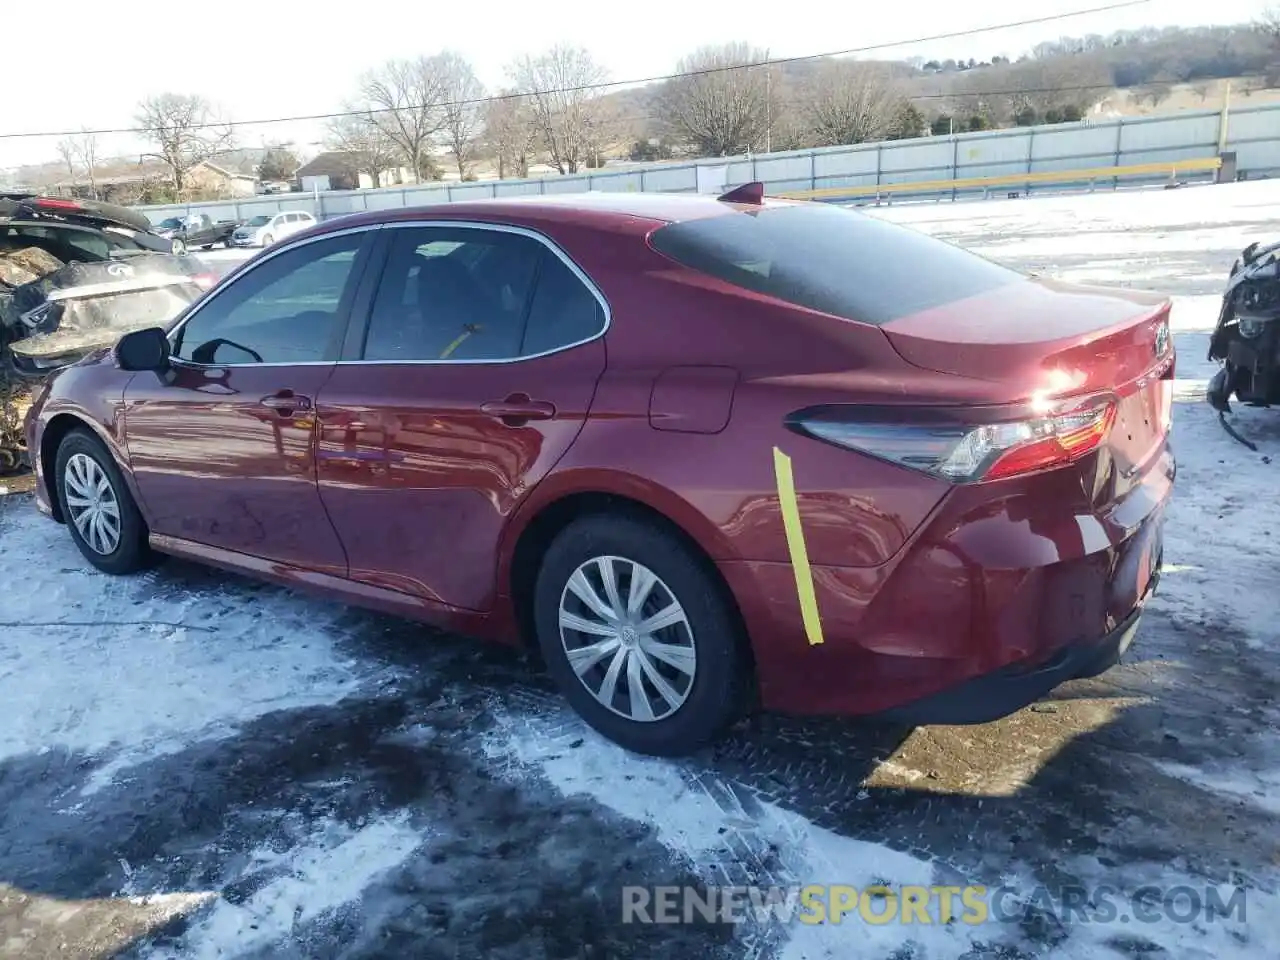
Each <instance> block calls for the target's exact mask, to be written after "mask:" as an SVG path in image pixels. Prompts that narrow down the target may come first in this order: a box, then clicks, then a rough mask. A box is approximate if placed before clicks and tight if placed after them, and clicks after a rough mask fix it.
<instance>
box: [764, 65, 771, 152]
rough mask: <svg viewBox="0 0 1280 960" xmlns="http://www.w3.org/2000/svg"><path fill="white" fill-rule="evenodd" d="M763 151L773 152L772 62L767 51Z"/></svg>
mask: <svg viewBox="0 0 1280 960" xmlns="http://www.w3.org/2000/svg"><path fill="white" fill-rule="evenodd" d="M764 110H765V126H764V152H765V153H772V152H773V63H772V62H771V61H770V58H769V51H767V50H766V51H765V54H764Z"/></svg>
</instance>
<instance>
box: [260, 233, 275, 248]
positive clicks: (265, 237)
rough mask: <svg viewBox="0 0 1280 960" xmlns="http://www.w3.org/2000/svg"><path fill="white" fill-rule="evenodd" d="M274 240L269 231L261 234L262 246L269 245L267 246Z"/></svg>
mask: <svg viewBox="0 0 1280 960" xmlns="http://www.w3.org/2000/svg"><path fill="white" fill-rule="evenodd" d="M274 242H275V238H273V237H272V236H271V234H269V233H268V234H264V235H263V237H262V245H263V247H269V246H271V244H272V243H274Z"/></svg>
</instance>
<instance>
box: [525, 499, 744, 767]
mask: <svg viewBox="0 0 1280 960" xmlns="http://www.w3.org/2000/svg"><path fill="white" fill-rule="evenodd" d="M534 616H535V621H536V625H537V635H538V642H539V645H540V647H541V649H542V654H543V657H544V659H545V661H546V663H547V668H548V670H549V671H550V673H551V674H552V676H553V677H554V679H555V681H556V683H557V685H558V686H559V687H560V689H561V691H562V692H563V693H564V695H565V697H566V698H567V699H568V700H569V702H570V704H572V706H573V707H574V709H575V710H576V711H577V712H578V713H579V714H580V715H581V716H582V718H583V719H584V720H586V721H587V723H589V724H590V725H591V726H592V727H594V728H595V729H596V730H598V731H599V732H600V733H602V734H604V735H605V736H606V737H608V738H609V739H611V740H613V741H615V742H616V743H618V744H620V745H621V746H624V747H626V748H627V749H629V750H634V751H636V752H639V753H646V754H651V755H654V756H678V755H682V754H687V753H690V752H692V751H694V750H696V749H697V748H699V747H700V746H702V745H704V744H706V743H708V742H710V741H712V740H714V739H715V738H716V737H717V736H718V735H719V734H720V733H721V732H722V731H723V730H724V729H725V727H727V726H728V724H729V723H730V722H731V721H732V720H733V719H734V717H735V716H736V714H737V713H738V711H739V710H740V709H741V707H742V705H743V703H744V699H745V698H744V693H745V684H744V680H745V664H744V658H743V656H742V654H741V652H740V648H739V644H738V638H737V636H736V634H737V630H736V626H735V623H736V621H735V618H734V616H733V615H732V612H731V609H730V606H729V601H728V598H727V596H726V594H725V591H724V589H723V587H722V586H721V584H720V583H718V582H717V581H716V579H715V577H714V575H713V573H712V572H711V571H709V570H708V569H707V568H706V566H705V564H704V562H702V561H701V560H700V558H698V557H697V556H696V555H695V554H694V553H693V551H692V550H691V549H690V548H689V547H687V546H686V545H685V544H684V543H682V542H681V541H680V540H679V539H677V538H676V537H675V536H673V535H672V534H670V533H668V532H667V531H666V530H664V529H663V528H661V527H660V526H658V525H657V524H655V523H653V522H652V521H648V520H645V519H643V518H639V517H632V516H628V515H618V514H601V515H595V516H589V517H584V518H582V519H580V520H576V521H574V522H573V523H571V524H570V525H569V526H568V527H566V528H565V529H564V530H563V531H562V532H561V533H560V534H559V536H557V537H556V539H555V540H554V541H553V543H552V544H551V546H550V548H549V549H548V550H547V553H546V555H545V556H544V557H543V561H542V568H541V570H540V571H539V574H538V580H537V586H536V588H535V595H534Z"/></svg>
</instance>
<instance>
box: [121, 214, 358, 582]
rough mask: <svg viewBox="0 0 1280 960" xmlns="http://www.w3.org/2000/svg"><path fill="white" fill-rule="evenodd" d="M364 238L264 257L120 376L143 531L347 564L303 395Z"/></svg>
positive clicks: (312, 388) (311, 411) (324, 366)
mask: <svg viewBox="0 0 1280 960" xmlns="http://www.w3.org/2000/svg"><path fill="white" fill-rule="evenodd" d="M367 236H369V234H367V233H364V232H361V233H350V234H343V235H338V236H331V237H327V238H324V239H321V240H318V241H314V242H311V243H303V244H299V245H298V246H296V247H293V248H291V249H287V250H282V251H281V252H280V253H278V254H276V255H275V256H272V257H268V258H267V259H265V260H263V261H262V262H261V263H260V264H258V265H257V266H255V267H253V268H251V269H250V270H249V271H248V272H247V273H245V274H243V275H241V276H240V277H239V278H237V279H236V280H234V281H233V282H232V283H230V284H229V285H228V286H227V287H226V288H224V289H222V290H218V291H215V292H214V293H213V295H212V296H211V297H210V299H209V300H207V301H206V302H204V303H202V304H200V305H199V306H198V307H197V308H196V309H195V310H194V311H193V312H192V313H191V314H190V315H189V316H188V318H186V320H185V321H184V322H183V323H181V324H180V325H179V326H178V327H177V328H176V329H175V330H174V331H173V333H172V334H171V340H172V343H173V365H172V369H171V370H170V371H168V372H167V373H166V374H165V375H163V376H158V375H156V374H152V373H140V374H138V375H137V376H135V377H134V378H133V379H132V380H131V381H130V383H129V385H128V387H127V389H126V391H125V434H126V439H127V443H128V449H129V459H130V463H131V465H132V469H133V474H134V476H135V478H136V480H137V484H138V490H139V493H140V494H141V495H142V499H143V501H144V503H145V505H146V508H147V512H148V513H149V515H150V517H151V527H152V532H153V533H156V534H161V535H166V536H172V537H179V538H181V539H184V540H192V541H196V542H197V543H201V544H207V545H209V546H214V547H221V548H223V549H227V550H234V551H237V552H241V553H247V554H251V555H253V556H257V557H263V558H266V559H269V560H276V561H282V562H285V563H289V564H295V565H301V566H306V567H311V568H315V569H321V570H324V571H325V572H328V573H334V574H337V575H344V574H345V572H346V558H345V555H344V554H343V551H342V545H341V543H340V542H339V540H338V537H337V535H336V533H335V532H334V530H333V527H332V525H331V524H330V523H329V521H328V519H327V518H326V517H325V514H324V509H323V507H322V506H321V504H320V497H319V494H318V492H317V490H316V465H315V457H314V435H313V431H314V425H315V398H316V397H317V396H318V395H319V393H320V390H321V388H322V387H323V386H324V383H325V381H326V380H328V378H329V377H330V375H331V374H332V373H333V369H334V360H335V359H336V357H337V355H338V352H339V350H340V343H341V340H342V338H343V335H344V333H345V331H346V324H347V319H348V317H349V314H350V303H351V299H352V297H353V295H354V291H355V288H356V286H357V284H358V281H359V274H360V271H361V270H362V269H363V266H364V260H365V256H364V255H362V251H363V248H364V244H365V238H366V237H367Z"/></svg>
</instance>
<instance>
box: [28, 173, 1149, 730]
mask: <svg viewBox="0 0 1280 960" xmlns="http://www.w3.org/2000/svg"><path fill="white" fill-rule="evenodd" d="M1168 312H1169V304H1168V302H1167V301H1165V300H1163V299H1161V298H1158V297H1150V296H1144V295H1136V294H1131V293H1127V292H1119V291H1115V290H1103V289H1093V288H1083V287H1072V286H1066V285H1063V284H1058V283H1053V282H1049V281H1046V280H1041V279H1036V278H1031V277H1027V276H1025V275H1022V274H1019V273H1017V272H1014V271H1012V270H1008V269H1005V268H1004V267H1001V266H998V265H996V264H994V263H991V262H989V261H987V260H984V259H982V258H980V257H977V256H975V255H972V254H970V253H967V252H965V251H964V250H961V249H959V248H957V247H955V246H951V245H949V244H946V243H943V242H941V241H938V240H934V239H932V238H930V237H927V236H925V235H923V234H921V233H918V232H916V231H913V230H910V229H907V228H904V227H900V226H896V225H893V224H890V223H886V222H884V221H882V220H879V219H876V218H874V217H869V216H864V215H862V214H860V213H857V212H854V211H851V210H847V209H842V208H837V207H833V206H828V205H822V204H811V203H792V202H783V201H775V200H770V199H765V198H763V197H762V196H761V191H760V189H759V185H758V184H757V185H748V186H746V187H743V188H739V189H738V190H736V191H734V192H732V193H731V194H727V195H725V196H724V197H721V198H715V197H711V196H678V195H661V194H638V195H637V194H588V195H564V196H559V197H556V196H538V197H529V198H522V199H512V200H495V201H483V202H475V203H456V204H446V205H439V206H432V207H428V208H421V209H406V210H394V211H391V210H386V211H378V212H376V213H367V214H360V215H357V216H353V217H347V218H344V219H341V220H336V221H331V222H327V223H324V224H321V225H319V226H317V227H315V228H312V229H310V230H308V231H307V232H305V233H302V234H298V235H296V236H294V237H292V238H289V239H288V240H286V241H284V242H281V243H279V244H276V245H275V246H274V247H272V248H271V249H269V250H266V251H264V252H263V253H261V254H259V255H258V256H256V257H255V258H254V259H253V260H251V261H249V262H248V263H246V264H244V265H243V266H241V267H240V268H239V269H237V270H236V271H235V272H234V273H232V274H231V275H230V276H229V277H227V278H226V279H224V280H223V281H222V282H221V283H220V284H218V285H217V286H216V287H214V289H213V290H212V291H211V292H209V293H208V294H207V295H205V296H204V297H203V298H202V299H200V300H199V301H198V302H197V303H195V304H194V305H193V306H192V307H191V308H189V309H188V310H187V311H186V312H185V313H184V314H183V315H182V316H180V317H179V318H178V319H177V320H176V321H175V322H174V323H173V324H172V325H171V326H170V327H169V329H167V330H164V331H161V330H159V329H153V330H143V331H139V332H136V333H132V334H129V335H128V336H126V337H125V338H124V339H123V340H121V341H120V342H119V343H118V344H117V346H116V347H115V348H114V349H113V350H110V351H103V352H99V353H98V354H95V355H93V356H90V357H88V358H86V359H85V360H84V361H82V362H80V363H78V364H76V365H75V366H72V367H69V368H67V369H66V370H64V371H63V372H61V373H60V374H59V375H57V376H55V377H54V378H53V379H52V381H51V382H50V384H49V386H48V387H47V388H46V389H45V390H44V391H43V393H42V395H41V396H40V397H39V398H38V402H37V403H36V405H35V406H34V408H33V409H32V411H31V414H30V415H29V418H28V423H27V429H28V441H29V443H30V449H31V450H32V451H33V459H34V460H35V463H36V466H37V473H38V478H39V481H40V482H39V486H38V491H39V494H38V502H39V505H40V508H41V509H42V510H44V511H45V512H46V513H49V514H50V515H51V516H52V517H53V518H54V519H56V520H58V521H60V522H62V523H65V524H66V526H67V529H68V531H69V532H70V534H71V536H72V537H73V538H74V540H75V542H76V544H77V546H78V547H79V548H80V550H81V552H82V553H83V554H84V556H85V557H86V558H87V559H88V560H89V562H90V563H92V564H93V565H94V566H96V567H97V568H99V569H100V570H104V571H107V572H110V573H121V574H123V573H130V572H133V571H136V570H139V569H141V568H142V567H143V566H145V565H146V564H147V563H149V562H150V561H151V560H152V559H153V558H154V556H155V555H156V554H157V553H160V554H173V555H178V556H183V557H188V558H192V559H195V560H198V561H203V562H206V563H210V564H214V565H217V566H220V567H224V568H227V569H230V570H235V571H239V572H243V573H249V574H255V575H259V576H263V577H267V578H270V579H274V580H277V581H281V582H283V583H286V584H292V585H295V586H298V587H305V588H310V589H315V590H319V591H321V592H323V593H325V594H327V595H329V596H331V597H336V598H340V599H343V600H347V601H350V602H351V603H355V604H362V605H367V606H370V607H377V608H381V609H383V610H386V611H391V612H395V613H400V614H404V615H406V616H409V617H415V618H419V619H421V620H424V621H429V622H432V623H434V624H438V625H441V626H444V627H447V628H451V629H454V630H457V631H459V632H462V633H466V634H470V635H476V636H483V637H490V638H494V639H499V640H503V641H507V642H510V643H528V644H531V645H536V646H537V647H538V648H539V649H540V650H541V654H542V656H543V657H544V659H545V661H546V664H547V666H548V669H549V670H550V671H551V673H552V674H553V675H554V676H555V679H556V680H557V681H558V683H559V685H560V687H561V688H562V689H563V691H564V694H565V696H566V697H567V698H568V699H569V701H570V702H571V703H572V704H573V706H574V707H575V708H576V709H577V710H578V711H579V712H580V713H581V715H582V716H583V718H585V720H586V721H587V722H588V723H590V724H591V725H592V726H594V727H595V728H596V729H598V730H600V731H601V732H602V733H604V734H605V735H607V736H608V737H611V738H613V739H614V740H616V741H617V742H619V743H621V744H623V745H625V746H627V747H629V748H631V749H634V750H638V751H644V752H649V753H655V754H676V753H682V752H686V751H689V750H692V749H694V748H696V747H697V746H698V745H700V744H703V743H705V742H707V741H708V740H709V739H711V738H713V737H714V736H715V735H716V734H717V733H718V732H720V731H721V730H722V729H723V728H724V727H725V725H726V724H727V723H729V722H730V721H731V720H732V719H733V718H734V717H735V716H736V715H738V714H739V713H740V712H741V711H743V710H745V709H750V708H754V707H757V706H761V707H763V708H765V709H769V710H776V711H782V712H791V713H840V714H881V715H888V716H891V717H894V718H897V719H900V720H904V721H907V722H911V723H977V722H984V721H988V720H992V719H995V718H997V717H1000V716H1002V715H1005V714H1007V713H1010V712H1012V711H1014V710H1017V709H1018V708H1020V707H1022V706H1023V705H1025V704H1027V703H1029V702H1031V701H1033V700H1035V699H1037V698H1039V697H1041V696H1042V695H1044V694H1045V693H1047V692H1048V691H1049V690H1050V689H1052V688H1053V687H1054V686H1056V685H1057V684H1059V683H1061V682H1063V681H1066V680H1069V679H1072V678H1075V677H1082V676H1092V675H1095V674H1097V673H1099V672H1101V671H1102V670H1105V669H1106V668H1107V667H1109V666H1110V665H1112V664H1113V663H1115V662H1116V660H1117V659H1118V658H1119V656H1120V655H1121V654H1122V653H1123V652H1124V650H1125V649H1126V648H1127V647H1128V645H1129V643H1130V641H1131V640H1132V638H1133V635H1134V633H1135V630H1136V627H1137V623H1138V618H1139V615H1140V613H1141V611H1142V608H1143V604H1144V602H1145V601H1146V599H1147V597H1148V596H1149V595H1150V594H1151V592H1152V590H1153V589H1154V588H1155V585H1156V581H1157V580H1158V577H1159V569H1160V563H1161V529H1162V519H1163V513H1164V508H1165V504H1166V501H1167V500H1168V498H1169V496H1170V492H1171V489H1172V484H1173V478H1174V462H1173V457H1172V455H1171V453H1170V450H1169V447H1168V442H1167V438H1168V432H1169V418H1170V399H1171V394H1170V389H1169V388H1170V383H1169V381H1170V379H1171V378H1172V376H1173V367H1174V351H1173V347H1172V344H1171V342H1170V336H1169V327H1168Z"/></svg>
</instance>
